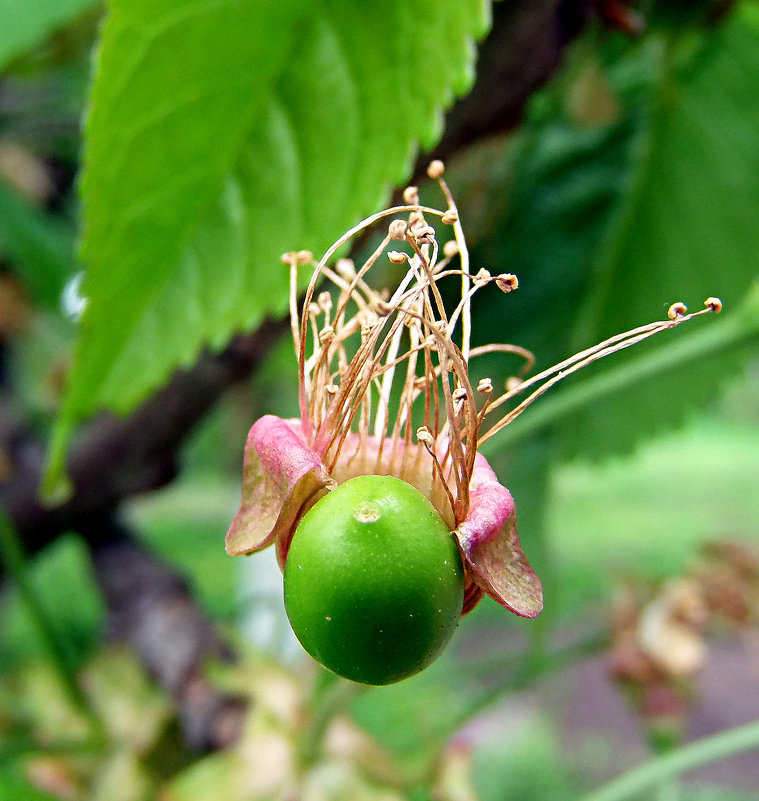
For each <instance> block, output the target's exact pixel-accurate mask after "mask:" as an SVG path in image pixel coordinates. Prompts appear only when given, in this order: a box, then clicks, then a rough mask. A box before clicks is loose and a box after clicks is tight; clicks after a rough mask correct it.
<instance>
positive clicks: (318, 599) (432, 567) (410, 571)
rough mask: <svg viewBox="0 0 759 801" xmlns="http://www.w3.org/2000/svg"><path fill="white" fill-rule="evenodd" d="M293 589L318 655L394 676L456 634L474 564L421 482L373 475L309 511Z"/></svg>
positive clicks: (363, 674)
mask: <svg viewBox="0 0 759 801" xmlns="http://www.w3.org/2000/svg"><path fill="white" fill-rule="evenodd" d="M284 588H285V609H286V610H287V616H288V618H289V620H290V624H291V625H292V628H293V631H294V632H295V635H296V636H297V638H298V639H299V640H300V643H301V645H302V646H303V647H304V648H305V650H306V651H308V653H309V654H311V656H313V657H314V659H316V660H317V661H318V662H320V663H321V664H322V665H324V666H325V667H327V668H329V669H330V670H332V671H334V672H335V673H337V674H338V675H340V676H343V677H345V678H347V679H351V680H352V681H355V682H360V683H362V684H375V685H377V684H392V683H393V682H397V681H400V680H401V679H405V678H407V677H409V676H412V675H414V674H415V673H418V672H419V671H420V670H423V669H424V668H425V667H427V666H428V665H429V664H430V663H431V662H432V661H433V660H434V659H435V658H436V657H437V656H438V655H439V654H440V652H441V651H442V650H443V648H444V647H445V645H446V644H447V643H448V641H449V640H450V638H451V636H452V635H453V632H454V631H455V629H456V625H457V623H458V621H459V617H460V615H461V608H462V604H463V599H464V571H463V568H462V565H461V556H460V555H459V551H458V547H457V546H456V542H455V541H454V538H453V535H452V534H451V532H450V531H449V530H448V527H447V526H446V524H445V523H444V522H443V520H442V519H441V518H440V516H439V515H438V513H437V511H435V508H434V507H433V506H432V504H431V503H430V502H429V501H428V500H427V498H425V497H424V495H422V493H421V492H419V490H417V489H416V488H414V487H412V486H411V485H410V484H407V483H406V482H405V481H401V480H400V479H398V478H395V477H394V476H375V475H363V476H357V477H356V478H353V479H350V480H349V481H346V482H345V483H344V484H341V485H340V486H338V487H337V488H336V489H334V490H332V491H331V492H329V493H328V494H327V495H325V496H324V497H323V498H322V499H321V500H319V501H318V502H317V503H316V504H315V505H314V506H313V507H312V508H311V509H310V510H309V511H308V512H307V514H306V515H304V517H303V518H302V520H301V521H300V523H299V524H298V528H297V529H296V532H295V536H294V537H293V541H292V544H291V545H290V550H289V552H288V555H287V562H286V565H285V575H284Z"/></svg>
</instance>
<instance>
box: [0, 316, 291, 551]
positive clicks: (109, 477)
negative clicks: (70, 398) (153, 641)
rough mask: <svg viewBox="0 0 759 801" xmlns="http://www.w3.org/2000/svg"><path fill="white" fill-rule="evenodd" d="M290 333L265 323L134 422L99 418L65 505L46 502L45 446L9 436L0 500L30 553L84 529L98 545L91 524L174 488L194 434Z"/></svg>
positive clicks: (154, 400)
mask: <svg viewBox="0 0 759 801" xmlns="http://www.w3.org/2000/svg"><path fill="white" fill-rule="evenodd" d="M286 328H287V325H286V323H285V322H283V321H280V322H272V321H266V322H264V323H263V324H262V325H261V326H260V327H259V328H258V330H257V331H255V332H254V333H252V334H248V335H245V336H239V337H236V338H235V339H234V340H233V341H232V343H231V344H230V345H229V346H228V347H227V348H226V349H225V350H224V351H222V352H221V353H218V354H212V353H204V354H203V355H202V356H201V357H200V359H199V360H198V362H197V363H196V364H195V365H194V366H193V367H192V368H191V369H189V370H179V371H178V372H177V373H175V374H174V376H173V377H172V379H171V380H170V381H169V383H168V384H167V386H166V387H164V388H163V389H161V390H159V391H158V392H156V393H155V394H154V395H152V396H151V397H150V398H148V400H146V401H145V402H144V403H143V404H142V405H141V406H139V407H138V408H137V409H136V410H135V411H134V412H133V413H132V414H131V415H129V416H128V417H123V418H120V417H115V416H113V415H110V414H108V415H102V416H100V417H99V418H97V419H96V420H95V421H94V422H93V423H92V424H91V425H90V426H89V427H88V428H87V429H86V430H85V432H84V433H83V434H82V436H81V437H80V438H79V439H78V441H77V443H76V444H75V446H74V448H73V449H72V452H71V455H70V457H69V460H68V473H69V476H70V478H71V481H72V483H73V485H74V492H73V495H72V496H71V498H70V499H69V500H68V501H67V502H66V503H64V504H61V505H59V506H50V505H47V504H45V503H43V502H42V501H41V500H40V498H39V495H38V486H39V481H40V475H41V470H42V458H41V453H40V451H39V448H35V447H34V446H33V445H32V443H31V442H30V440H29V438H28V437H24V436H21V435H20V434H18V432H16V433H15V434H13V433H11V430H9V432H6V433H7V435H8V436H9V437H10V438H11V439H13V440H14V443H15V444H12V445H10V446H9V445H6V449H7V450H9V451H10V454H9V455H10V459H11V461H12V462H13V463H14V467H15V470H14V472H13V473H12V475H11V476H10V478H9V479H8V480H7V481H6V482H5V483H4V484H2V485H1V486H0V501H1V502H2V503H3V505H4V507H5V510H6V513H7V514H8V516H9V518H10V519H11V521H12V522H13V524H14V526H15V528H16V531H17V532H18V534H19V536H20V537H21V538H22V540H23V541H24V545H25V547H26V549H27V551H28V552H30V553H33V552H35V551H37V550H39V549H40V548H42V547H44V546H45V545H46V544H47V543H49V542H50V541H52V540H53V539H55V538H56V537H57V536H58V535H59V534H62V533H63V532H65V531H81V530H82V527H83V526H84V528H85V529H86V530H87V531H92V536H93V537H95V541H97V532H96V531H93V530H92V529H91V527H90V526H89V525H88V524H87V521H88V520H89V519H90V518H92V517H93V516H97V515H102V514H108V513H110V512H111V511H112V510H113V509H114V508H115V507H116V506H117V505H118V504H119V503H120V502H121V501H122V500H124V499H126V498H129V497H131V496H134V495H137V494H140V493H143V492H146V491H148V490H153V489H157V488H159V487H162V486H164V485H166V484H167V483H169V482H170V481H171V480H172V479H173V478H174V476H175V474H176V471H177V457H178V454H179V451H180V449H181V447H182V445H183V444H184V441H185V439H186V438H187V435H188V434H189V433H190V432H191V431H192V429H193V428H194V427H195V425H197V424H198V423H199V422H200V421H201V420H202V419H203V417H204V416H205V414H206V413H207V412H208V411H209V410H210V409H211V408H212V407H213V406H214V404H215V403H216V402H217V401H218V399H219V398H220V397H221V396H222V395H223V394H224V392H225V391H226V390H227V389H229V388H230V387H231V386H233V385H235V384H237V383H238V382H239V381H241V380H242V379H244V378H246V377H248V376H249V375H250V374H251V372H252V371H253V369H254V368H255V367H256V365H257V364H258V363H259V361H260V360H261V358H263V357H264V356H265V355H266V354H267V353H268V351H269V350H270V348H271V346H272V344H273V343H274V342H275V341H276V340H277V339H278V338H279V336H281V334H282V333H283V332H284V331H285V330H286ZM6 442H8V440H7V439H6Z"/></svg>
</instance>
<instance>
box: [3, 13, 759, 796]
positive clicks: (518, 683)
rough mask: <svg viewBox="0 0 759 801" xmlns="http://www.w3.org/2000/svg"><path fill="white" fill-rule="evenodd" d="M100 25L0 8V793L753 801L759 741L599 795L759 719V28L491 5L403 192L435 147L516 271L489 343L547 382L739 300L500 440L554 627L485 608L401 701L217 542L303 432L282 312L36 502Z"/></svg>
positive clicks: (57, 390) (55, 387) (625, 359)
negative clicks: (266, 466) (321, 647)
mask: <svg viewBox="0 0 759 801" xmlns="http://www.w3.org/2000/svg"><path fill="white" fill-rule="evenodd" d="M103 14H104V9H103V6H102V5H101V4H100V3H97V2H92V0H89V2H87V1H86V0H70V1H68V2H65V3H64V2H60V3H43V2H39V3H34V4H30V5H29V6H28V7H22V5H21V4H16V3H13V2H10V0H0V70H2V73H1V74H0V482H1V483H0V499H2V501H3V504H4V506H5V509H6V513H5V516H4V518H3V525H2V540H3V547H2V554H3V565H4V569H3V572H2V575H0V582H2V584H1V587H2V595H1V596H0V801H5V799H14V801H16V800H17V799H31V800H32V801H34V799H51V798H54V799H76V800H78V799H87V801H100V800H101V799H102V800H103V801H121V799H123V801H139V800H141V799H152V798H160V799H164V800H165V801H169V800H171V801H184V799H188V801H189V799H193V800H195V801H203V799H216V798H225V799H227V801H238V799H239V801H247V799H251V800H252V799H314V800H316V799H325V800H326V799H343V798H344V799H348V798H350V799H383V800H384V799H388V800H390V799H414V800H415V801H416V800H418V801H422V799H429V800H430V801H472V800H473V799H483V801H490V800H491V799H492V800H493V801H496V799H497V800H498V801H512V799H513V801H516V800H517V799H519V801H531V799H536V801H537V799H541V801H553V800H554V799H555V800H556V801H566V799H580V798H585V797H587V798H589V799H590V798H591V797H592V798H596V797H597V798H598V799H600V798H602V797H603V798H608V799H613V798H623V797H624V798H641V799H642V798H646V799H651V798H657V799H662V800H663V799H669V801H672V800H673V799H678V798H680V799H688V800H689V801H707V799H708V800H709V801H748V799H759V736H757V735H756V734H754V736H753V740H747V742H749V744H751V743H753V750H752V749H750V748H747V747H746V746H745V745H744V746H741V747H740V748H739V747H738V746H736V747H735V750H736V751H739V750H740V751H741V753H740V754H738V753H736V754H734V755H729V754H727V755H726V756H725V758H723V759H720V760H717V759H716V754H717V750H718V749H717V747H716V746H715V749H714V755H715V758H714V759H712V758H710V756H709V752H708V748H707V749H706V751H705V754H706V755H705V756H704V755H702V756H701V757H700V758H699V759H696V758H694V761H693V763H692V768H693V769H691V770H688V771H684V772H682V773H679V774H678V775H677V776H675V777H674V778H672V777H669V778H666V779H664V780H662V781H659V782H654V783H653V785H652V786H647V787H646V789H642V790H640V791H639V792H638V791H637V790H636V786H633V785H631V786H630V788H628V790H625V791H624V792H625V793H626V794H618V795H613V794H609V795H608V796H602V795H601V794H600V793H599V795H598V796H592V795H591V793H592V792H593V790H594V788H598V787H600V786H602V785H604V784H605V783H606V782H609V781H611V780H612V779H613V778H614V777H616V776H618V775H620V774H622V773H624V772H625V771H627V770H630V769H634V768H636V766H641V765H643V766H645V765H646V764H653V763H651V762H650V760H652V759H657V758H658V759H661V758H666V755H667V754H670V753H674V752H675V749H678V748H679V747H681V746H683V745H687V744H688V743H689V742H691V741H693V740H696V739H699V738H702V737H706V736H709V735H714V734H716V733H719V732H722V731H723V730H726V729H731V728H733V727H736V726H745V725H748V724H752V723H753V724H755V726H756V722H757V721H759V628H757V621H758V616H759V536H758V527H759V358H758V355H759V350H757V345H759V286H758V285H757V276H758V275H759V4H757V3H755V2H751V1H750V0H743V2H737V3H730V2H718V0H702V1H701V2H688V3H685V2H658V3H645V4H643V3H641V4H635V5H632V4H627V3H624V2H604V1H603V0H597V2H592V3H590V2H579V0H575V1H574V2H570V0H563V1H562V2H560V1H559V0H553V1H552V2H543V1H541V2H536V0H529V1H528V0H525V1H524V2H523V1H522V0H504V2H501V3H496V4H495V5H494V7H493V22H492V28H491V30H490V33H489V34H488V35H487V36H486V38H485V39H484V40H483V41H482V42H481V44H480V51H479V59H478V65H477V78H476V80H475V83H474V85H473V87H472V89H471V91H470V92H469V93H468V94H466V95H465V96H464V97H463V98H462V99H461V100H459V101H458V102H457V103H456V104H455V105H453V106H452V107H451V109H450V110H449V111H448V114H447V117H446V121H445V125H444V126H443V129H442V130H443V133H442V138H440V139H439V141H438V142H437V144H435V145H434V147H431V150H430V151H429V152H427V153H425V154H424V155H423V156H420V158H419V162H418V164H419V166H418V167H417V168H416V180H418V181H419V182H420V190H421V193H422V198H423V200H427V199H432V197H433V195H434V192H435V190H434V189H430V188H428V187H426V186H425V185H424V181H423V178H422V177H420V176H422V175H423V165H424V164H426V163H427V161H428V160H429V158H430V157H432V156H441V157H443V158H444V159H445V161H446V167H447V172H446V178H447V180H448V182H449V184H450V186H451V188H452V191H453V194H454V196H455V198H456V200H457V203H458V206H459V211H460V214H461V218H462V220H463V222H464V227H465V231H466V232H467V237H468V240H469V242H470V247H471V258H472V266H473V268H474V272H476V270H477V269H478V268H479V267H487V268H488V269H489V270H490V271H491V272H493V273H498V272H513V273H515V274H516V275H518V277H519V281H520V288H519V291H518V292H517V293H513V294H511V295H509V296H508V297H504V295H502V294H500V293H498V292H496V291H495V290H493V292H492V293H491V292H490V291H489V290H484V291H483V292H481V293H480V294H479V295H478V301H479V302H478V303H477V304H475V307H474V309H473V315H474V331H475V338H476V340H477V341H476V342H475V343H474V344H481V343H485V342H494V341H495V342H510V343H514V344H518V345H521V346H524V347H526V348H529V349H530V350H531V351H532V352H533V353H534V354H535V357H536V363H537V369H542V368H544V367H548V366H550V365H552V364H554V363H555V362H558V361H560V360H561V359H563V358H565V357H567V356H569V355H571V354H572V353H574V352H575V351H577V350H579V349H581V348H583V347H586V346H588V345H589V344H593V343H594V342H597V341H599V340H602V339H604V338H606V337H608V336H611V335H613V334H614V333H617V332H619V331H624V330H626V329H628V328H632V327H634V326H636V325H640V324H643V323H646V322H649V321H651V320H656V319H661V318H664V317H665V316H666V311H667V308H668V307H669V305H670V304H671V303H673V302H674V301H679V300H682V301H684V302H685V303H687V304H689V306H690V307H691V308H692V310H696V309H697V308H699V307H700V306H701V304H702V302H703V300H704V299H705V298H707V297H709V296H712V295H716V296H719V297H720V298H721V299H722V300H723V301H724V304H725V310H724V311H723V312H722V314H721V315H720V316H719V317H715V316H708V317H701V318H699V319H697V320H694V321H692V322H691V323H689V324H688V325H687V326H684V327H682V328H678V329H677V330H675V331H671V332H667V333H665V334H663V335H661V336H659V337H657V338H655V340H654V341H651V342H647V343H645V344H644V345H642V346H640V347H638V348H634V349H632V350H630V351H626V352H625V353H621V354H616V355H614V356H613V357H611V358H610V359H608V360H606V361H605V362H604V363H602V364H598V365H594V366H593V367H591V368H589V369H588V370H586V371H583V372H582V373H580V374H579V375H577V376H574V377H572V378H571V379H570V380H568V381H567V382H566V386H563V385H562V386H561V387H560V388H557V389H556V390H554V391H553V392H552V393H551V394H549V395H547V396H545V397H543V398H541V399H540V400H539V401H538V402H537V403H536V404H535V405H534V406H533V407H532V408H530V409H529V410H528V411H527V412H526V413H525V414H524V415H523V416H522V417H520V418H519V420H518V421H516V422H515V423H514V424H513V425H512V426H510V427H509V428H508V429H507V430H505V431H503V432H501V435H500V436H499V437H496V438H494V439H493V440H491V441H490V442H489V443H488V444H487V447H486V448H485V452H486V455H487V457H488V458H489V460H490V462H491V464H492V465H493V466H494V468H495V469H496V471H497V472H498V475H499V477H500V479H501V481H502V482H503V483H504V484H505V485H506V486H508V487H509V489H510V490H511V492H512V494H513V495H514V497H515V499H516V502H517V508H518V512H519V521H520V536H521V540H522V543H523V546H524V548H525V551H526V552H527V554H528V556H529V558H530V561H531V562H532V564H533V565H534V567H535V569H536V572H537V573H538V574H539V575H540V576H541V578H542V580H543V583H544V587H545V599H546V606H545V611H544V612H543V614H542V615H541V616H540V618H538V619H537V620H536V621H524V620H520V619H517V618H515V617H514V616H511V615H509V614H508V613H506V612H504V610H503V609H501V608H500V607H498V606H496V605H495V604H494V603H493V602H491V601H490V600H488V599H486V600H485V601H483V602H482V603H481V604H480V605H479V606H478V607H477V609H476V610H475V611H474V612H473V613H472V614H471V615H470V616H468V617H467V618H465V619H464V620H463V621H462V623H461V625H460V626H459V630H458V632H457V634H456V635H455V637H454V640H453V641H452V643H451V645H450V646H449V648H448V649H447V651H446V652H445V654H444V655H443V657H442V658H441V659H440V660H438V662H437V663H435V664H434V665H433V666H432V667H431V668H430V669H428V670H427V671H425V672H424V673H423V674H421V675H419V676H417V677H414V678H412V679H409V680H407V681H404V682H402V683H400V684H398V685H396V686H392V687H386V688H364V687H360V686H358V685H353V684H351V683H349V682H343V681H342V680H337V679H334V678H333V677H331V676H330V675H328V674H327V673H326V671H323V670H321V669H320V668H318V666H316V665H315V664H314V663H313V662H312V661H311V660H310V659H309V658H308V657H306V656H305V655H304V654H303V652H302V650H301V649H300V647H299V646H298V644H297V642H295V640H294V639H293V636H292V634H291V632H290V630H289V627H288V625H287V621H286V618H285V617H284V610H283V606H282V601H281V578H280V575H279V571H278V568H277V567H276V565H275V562H274V558H273V554H272V553H271V552H265V553H262V554H260V555H256V556H254V557H252V558H250V559H245V560H241V559H237V560H235V559H231V558H230V557H228V556H227V555H226V553H225V551H224V546H223V538H224V534H225V532H226V530H227V527H228V525H229V522H230V520H231V518H232V516H233V515H234V513H235V511H236V510H237V506H238V504H239V494H240V474H241V473H240V471H241V463H242V448H243V444H244V441H245V436H246V433H247V430H248V428H249V426H250V425H251V423H252V422H253V420H255V419H256V418H257V417H259V416H260V415H262V414H265V413H274V414H277V415H279V416H281V417H288V416H292V415H294V414H295V413H296V411H297V375H296V369H295V360H294V357H293V353H292V345H291V342H290V339H289V331H288V329H287V326H286V323H285V324H283V321H282V320H281V319H280V316H279V315H278V314H274V313H272V314H270V316H269V317H268V318H266V319H265V320H263V321H262V322H260V323H259V324H258V325H257V326H255V328H254V329H253V330H246V331H245V332H244V333H242V334H241V335H239V336H237V337H236V338H235V339H234V340H233V341H232V342H231V343H229V342H227V341H226V340H225V341H224V342H223V343H221V342H218V343H216V344H217V345H218V347H216V348H215V349H214V350H212V351H207V352H204V353H203V354H202V355H201V356H200V357H199V359H198V360H197V362H186V363H185V364H184V367H183V370H181V371H180V372H179V373H177V374H176V375H174V377H173V378H172V379H171V381H170V382H169V383H168V385H166V386H165V387H161V388H159V389H157V390H155V391H153V392H152V393H151V394H150V395H149V396H147V398H146V399H145V400H144V401H143V402H142V405H140V406H137V407H136V408H135V409H134V410H133V411H130V413H129V414H128V415H126V416H121V417H115V416H113V415H111V414H101V415H99V416H97V417H95V418H94V419H93V420H92V421H90V422H88V424H87V425H86V426H83V427H82V429H81V431H80V434H79V436H78V438H77V440H76V446H75V448H74V449H73V450H72V453H71V456H70V462H69V464H70V470H71V473H72V475H73V477H74V479H75V485H76V492H75V494H74V496H73V497H72V498H70V499H69V500H68V501H66V502H65V503H63V504H62V505H60V504H59V505H58V506H52V507H51V506H46V505H45V504H43V503H41V502H39V501H38V495H37V489H38V483H39V478H40V475H41V472H42V470H43V465H44V459H45V448H46V445H47V442H48V438H49V436H50V431H51V429H52V426H53V424H54V421H55V419H56V414H57V413H58V409H59V405H60V403H61V397H62V394H63V392H64V386H65V375H66V373H67V370H68V369H69V366H70V364H71V363H72V360H73V359H74V358H75V356H74V354H75V341H76V335H77V319H78V317H79V315H80V313H81V306H82V298H81V295H80V292H79V289H78V282H79V280H80V279H79V277H78V276H79V275H80V271H81V265H80V264H79V262H78V261H77V256H76V241H77V237H78V232H79V230H80V217H81V208H80V204H79V201H78V190H77V185H78V175H79V173H80V158H81V153H82V128H81V120H82V115H83V113H84V110H85V107H86V105H87V102H88V92H89V86H90V81H91V73H92V69H93V66H92V54H93V48H95V47H96V44H97V37H98V31H99V29H100V25H101V21H102V17H103ZM357 24H358V25H360V22H359V23H357ZM424 180H426V179H424ZM435 202H437V201H435ZM336 233H339V232H336ZM296 244H297V243H296ZM260 269H262V270H264V269H269V268H268V267H261V268H260ZM216 280H219V279H218V278H217V279H216ZM391 280H392V274H391V273H390V272H388V281H391ZM282 301H283V303H284V301H285V298H284V297H283V298H282ZM114 324H115V323H114ZM145 358H146V361H149V359H150V357H149V355H148V356H146V357H145ZM515 364H516V362H515ZM145 369H146V370H149V369H150V368H149V367H146V368H145ZM513 369H514V365H510V364H509V363H508V362H506V363H504V362H503V361H502V360H501V361H493V362H488V361H487V360H486V359H483V363H482V364H481V365H480V364H478V365H477V371H478V374H479V372H481V375H483V376H485V375H487V376H492V377H493V378H494V381H495V380H496V378H498V377H503V378H505V377H506V376H507V375H509V374H510V372H513ZM727 751H730V749H729V748H728V749H727ZM726 753H727V752H726ZM640 775H641V774H640V773H639V774H638V776H640ZM618 792H619V793H622V792H623V790H619V791H618ZM636 792H638V794H637V795H636Z"/></svg>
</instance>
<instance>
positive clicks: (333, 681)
mask: <svg viewBox="0 0 759 801" xmlns="http://www.w3.org/2000/svg"><path fill="white" fill-rule="evenodd" d="M366 689H367V687H366V686H365V685H363V684H356V683H355V682H352V681H347V680H345V679H341V678H340V677H339V676H337V675H336V674H334V673H332V671H330V670H327V669H326V668H325V669H322V670H321V671H320V673H319V676H318V677H317V680H316V682H315V683H314V690H313V693H312V695H311V707H312V714H311V720H310V723H309V725H308V727H307V728H306V730H305V732H304V733H303V736H302V738H301V742H300V748H299V755H300V763H301V765H302V766H303V767H304V768H308V767H311V766H312V765H314V764H315V763H316V762H317V761H318V760H319V757H320V756H321V751H322V744H323V742H324V736H325V734H326V733H327V729H328V728H329V725H330V723H332V721H333V720H334V719H335V718H336V717H337V716H338V715H339V714H340V713H341V712H343V711H344V710H345V709H347V707H348V705H349V704H350V703H351V701H353V699H354V698H356V697H357V696H358V695H360V694H361V693H363V692H364V691H365V690H366Z"/></svg>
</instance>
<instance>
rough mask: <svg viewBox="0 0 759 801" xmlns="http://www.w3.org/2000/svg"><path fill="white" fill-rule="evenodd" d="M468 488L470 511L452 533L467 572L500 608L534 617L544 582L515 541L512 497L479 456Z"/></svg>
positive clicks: (538, 611)
mask: <svg viewBox="0 0 759 801" xmlns="http://www.w3.org/2000/svg"><path fill="white" fill-rule="evenodd" d="M469 486H470V492H469V512H468V514H467V516H466V518H465V519H464V520H463V521H462V522H461V523H460V524H459V526H458V528H457V529H456V531H455V532H454V533H455V534H456V537H457V539H458V541H459V545H460V547H461V552H462V554H463V556H464V561H465V563H466V570H467V572H468V573H469V574H470V575H471V577H472V579H473V580H474V583H475V584H476V585H477V586H479V587H480V588H481V589H482V590H484V592H485V593H486V594H487V595H489V596H490V597H491V598H492V599H493V600H494V601H496V602H497V603H499V604H500V605H501V606H505V607H506V608H507V609H510V610H511V611H512V612H514V614H517V615H519V616H520V617H529V618H534V617H537V616H538V615H539V614H540V612H541V610H542V609H543V586H542V585H541V583H540V579H539V578H538V577H537V576H536V575H535V571H534V570H533V569H532V568H531V567H530V563H529V562H528V561H527V557H526V556H525V554H524V551H523V550H522V546H521V544H520V542H519V535H518V534H517V515H516V506H515V504H514V499H513V498H512V497H511V493H510V492H509V491H508V490H507V489H506V487H504V486H502V485H501V484H500V483H499V482H498V479H497V477H496V475H495V473H494V472H493V469H492V468H491V467H490V465H489V464H488V463H487V461H486V460H485V457H484V456H482V454H479V453H478V454H477V458H476V460H475V463H474V470H473V472H472V479H471V482H470V485H469Z"/></svg>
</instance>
